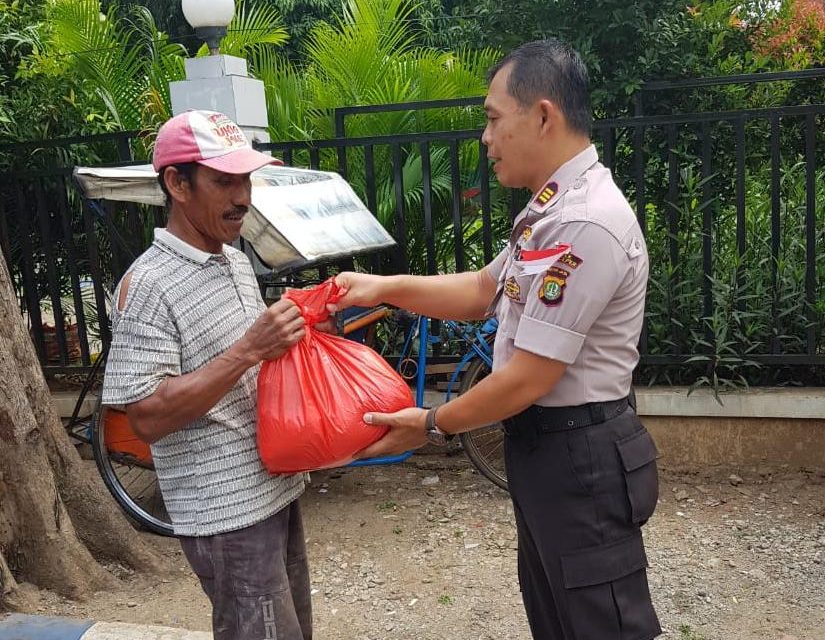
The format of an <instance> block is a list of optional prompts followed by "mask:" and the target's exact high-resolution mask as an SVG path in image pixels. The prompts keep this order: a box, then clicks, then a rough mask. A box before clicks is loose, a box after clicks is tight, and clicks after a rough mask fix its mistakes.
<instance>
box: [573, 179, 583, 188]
mask: <svg viewBox="0 0 825 640" xmlns="http://www.w3.org/2000/svg"><path fill="white" fill-rule="evenodd" d="M583 186H584V180H582V179H581V178H579V179H578V180H576V181H575V182H574V183H573V188H574V189H581V188H582V187H583Z"/></svg>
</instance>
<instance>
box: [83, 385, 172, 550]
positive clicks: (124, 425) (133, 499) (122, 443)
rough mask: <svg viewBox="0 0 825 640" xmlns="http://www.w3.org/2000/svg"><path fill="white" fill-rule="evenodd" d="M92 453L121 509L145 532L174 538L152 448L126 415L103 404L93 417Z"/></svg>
mask: <svg viewBox="0 0 825 640" xmlns="http://www.w3.org/2000/svg"><path fill="white" fill-rule="evenodd" d="M92 451H93V452H94V456H95V463H96V464H97V468H98V470H99V471H100V475H101V477H102V478H103V482H104V484H105V485H106V488H107V489H108V490H109V492H110V493H111V494H112V496H113V497H114V499H115V500H116V501H117V503H118V504H119V505H120V506H121V508H122V509H123V510H124V511H125V512H126V513H127V514H128V515H129V516H130V517H131V518H132V519H133V520H134V521H135V522H137V523H138V525H140V526H141V527H143V528H144V529H148V530H149V531H152V532H154V533H157V534H159V535H162V536H172V535H174V532H173V530H172V523H171V521H170V519H169V514H168V513H167V512H166V506H165V505H164V504H163V497H162V496H161V493H160V486H159V485H158V478H157V475H155V467H154V465H153V463H152V456H151V453H149V445H147V444H145V443H143V442H141V441H140V440H138V439H137V437H136V436H135V435H134V433H133V432H132V430H131V428H130V427H129V423H128V420H127V419H126V414H125V413H123V412H122V411H115V410H114V409H109V408H107V407H104V406H102V405H101V404H100V401H98V405H97V408H96V410H95V415H94V425H93V433H92Z"/></svg>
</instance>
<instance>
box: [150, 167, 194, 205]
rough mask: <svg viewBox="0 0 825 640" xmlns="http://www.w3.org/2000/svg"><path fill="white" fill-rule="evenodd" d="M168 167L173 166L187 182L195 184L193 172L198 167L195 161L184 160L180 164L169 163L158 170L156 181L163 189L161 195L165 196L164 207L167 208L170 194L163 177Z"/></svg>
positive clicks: (169, 202)
mask: <svg viewBox="0 0 825 640" xmlns="http://www.w3.org/2000/svg"><path fill="white" fill-rule="evenodd" d="M169 167H175V169H177V170H178V173H179V174H180V175H181V176H183V179H184V180H186V181H187V182H188V183H189V184H195V173H196V171H197V168H198V163H197V162H184V163H182V164H170V165H167V166H165V167H161V169H160V171H158V183H159V184H160V188H161V190H162V191H163V195H164V196H165V197H166V208H167V209H168V208H169V207H170V206H171V205H172V196H171V195H170V194H169V189H167V188H166V180H164V177H165V176H166V170H167V169H168V168H169Z"/></svg>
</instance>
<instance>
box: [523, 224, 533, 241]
mask: <svg viewBox="0 0 825 640" xmlns="http://www.w3.org/2000/svg"><path fill="white" fill-rule="evenodd" d="M532 236H533V227H524V231H522V233H521V241H522V242H527V241H528V240H529V239H530V238H531V237H532Z"/></svg>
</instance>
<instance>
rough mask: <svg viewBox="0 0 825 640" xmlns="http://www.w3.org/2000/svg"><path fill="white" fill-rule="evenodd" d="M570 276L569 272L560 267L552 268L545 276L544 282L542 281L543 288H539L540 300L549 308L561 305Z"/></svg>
mask: <svg viewBox="0 0 825 640" xmlns="http://www.w3.org/2000/svg"><path fill="white" fill-rule="evenodd" d="M569 275H570V272H569V271H565V270H564V269H560V268H559V267H550V268H549V269H548V270H547V273H546V274H545V275H544V280H542V283H541V287H540V288H539V300H541V301H542V302H543V303H544V304H546V305H547V306H548V307H554V306H556V305H559V304H561V301H562V298H563V297H564V288H565V287H566V286H567V278H568V276H569Z"/></svg>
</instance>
